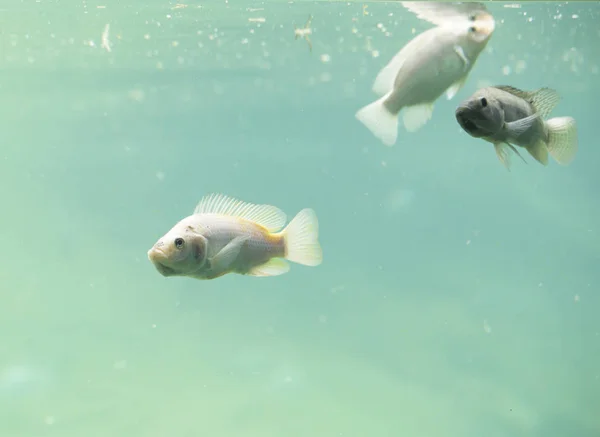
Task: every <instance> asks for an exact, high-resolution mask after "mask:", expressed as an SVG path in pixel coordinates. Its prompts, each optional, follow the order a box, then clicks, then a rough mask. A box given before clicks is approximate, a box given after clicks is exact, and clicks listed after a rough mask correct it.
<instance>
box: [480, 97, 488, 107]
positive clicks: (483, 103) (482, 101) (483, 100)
mask: <svg viewBox="0 0 600 437" xmlns="http://www.w3.org/2000/svg"><path fill="white" fill-rule="evenodd" d="M481 106H483V107H484V108H485V107H486V106H487V99H486V98H485V97H482V98H481Z"/></svg>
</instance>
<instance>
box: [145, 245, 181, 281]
mask: <svg viewBox="0 0 600 437" xmlns="http://www.w3.org/2000/svg"><path fill="white" fill-rule="evenodd" d="M165 258H166V255H165V253H164V252H163V251H162V250H160V249H157V248H156V247H153V248H152V249H150V250H149V251H148V259H149V260H150V262H152V264H154V267H155V268H156V270H157V271H158V273H160V274H161V275H163V276H173V275H175V270H173V269H172V268H171V267H167V266H166V265H164V264H163V263H162V262H161V261H163V260H164V259H165Z"/></svg>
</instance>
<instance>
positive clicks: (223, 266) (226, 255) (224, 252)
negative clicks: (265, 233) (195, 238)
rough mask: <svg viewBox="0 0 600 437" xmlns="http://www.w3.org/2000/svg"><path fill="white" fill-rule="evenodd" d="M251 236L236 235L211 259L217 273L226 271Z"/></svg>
mask: <svg viewBox="0 0 600 437" xmlns="http://www.w3.org/2000/svg"><path fill="white" fill-rule="evenodd" d="M249 238H250V237H249V236H247V235H244V236H239V237H235V238H234V239H233V240H231V241H230V242H229V243H227V245H226V246H225V247H223V249H221V250H220V251H219V253H217V254H216V255H215V256H214V257H212V258H211V259H209V263H210V269H211V270H212V271H213V272H215V273H216V274H218V273H221V272H224V271H226V270H227V269H228V268H229V267H230V266H231V265H232V264H233V262H234V261H235V260H236V258H237V256H238V255H239V254H240V249H241V248H242V245H243V244H244V243H245V242H246V240H248V239H249Z"/></svg>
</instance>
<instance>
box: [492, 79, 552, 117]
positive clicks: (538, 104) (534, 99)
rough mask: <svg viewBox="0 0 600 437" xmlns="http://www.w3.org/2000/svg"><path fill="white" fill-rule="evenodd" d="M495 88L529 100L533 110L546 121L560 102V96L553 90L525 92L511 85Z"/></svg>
mask: <svg viewBox="0 0 600 437" xmlns="http://www.w3.org/2000/svg"><path fill="white" fill-rule="evenodd" d="M494 88H498V89H499V90H502V91H505V92H507V93H510V94H512V95H513V96H516V97H519V98H521V99H523V100H527V101H528V102H529V104H530V105H531V106H532V107H533V110H534V111H535V112H536V113H538V114H539V115H540V116H541V117H542V118H544V119H545V118H548V116H549V115H550V113H551V112H552V110H553V109H554V108H555V107H556V105H558V102H559V101H560V96H559V95H558V93H557V92H556V91H555V90H553V89H552V88H540V89H537V90H535V91H523V90H520V89H518V88H515V87H513V86H510V85H496V86H494Z"/></svg>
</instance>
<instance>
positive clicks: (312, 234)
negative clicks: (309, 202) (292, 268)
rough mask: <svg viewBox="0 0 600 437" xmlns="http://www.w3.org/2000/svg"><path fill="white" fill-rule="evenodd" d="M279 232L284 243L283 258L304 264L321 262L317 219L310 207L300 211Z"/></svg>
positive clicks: (310, 264)
mask: <svg viewBox="0 0 600 437" xmlns="http://www.w3.org/2000/svg"><path fill="white" fill-rule="evenodd" d="M281 233H282V234H283V241H284V243H285V259H287V260H290V261H293V262H295V263H298V264H303V265H305V266H318V265H319V264H321V262H323V251H322V249H321V245H320V244H319V221H318V220H317V215H316V214H315V212H314V211H313V210H312V209H310V208H306V209H303V210H302V211H300V212H299V213H298V214H297V215H296V217H294V218H293V219H292V221H291V222H290V223H289V224H288V225H287V226H286V227H285V229H284V230H283V231H282V232H281Z"/></svg>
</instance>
